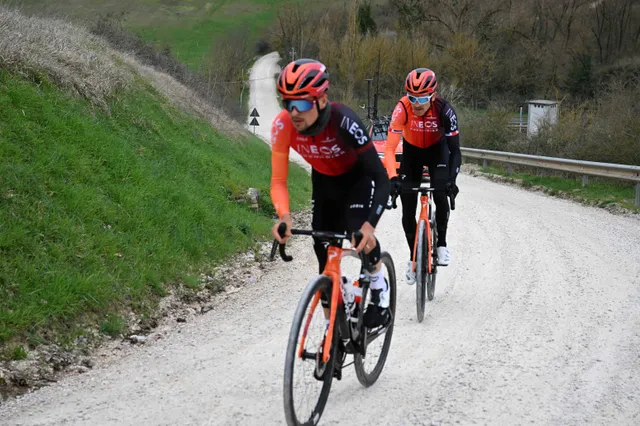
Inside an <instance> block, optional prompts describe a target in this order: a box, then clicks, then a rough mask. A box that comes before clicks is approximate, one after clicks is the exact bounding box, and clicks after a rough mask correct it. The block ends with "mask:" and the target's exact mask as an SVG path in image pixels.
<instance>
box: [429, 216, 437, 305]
mask: <svg viewBox="0 0 640 426" xmlns="http://www.w3.org/2000/svg"><path fill="white" fill-rule="evenodd" d="M437 242H438V230H437V229H436V224H435V223H432V224H431V253H432V254H431V273H430V274H429V277H428V278H427V298H428V299H429V301H431V300H433V295H434V293H435V291H436V275H437V274H438V247H437V246H436V244H437Z"/></svg>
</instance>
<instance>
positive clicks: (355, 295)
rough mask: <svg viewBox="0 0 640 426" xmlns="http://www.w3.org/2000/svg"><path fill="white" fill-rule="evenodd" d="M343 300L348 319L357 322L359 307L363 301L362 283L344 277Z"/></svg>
mask: <svg viewBox="0 0 640 426" xmlns="http://www.w3.org/2000/svg"><path fill="white" fill-rule="evenodd" d="M342 299H343V301H344V309H345V312H346V313H347V317H348V318H349V319H350V320H351V321H357V318H358V305H359V304H360V300H361V299H362V289H361V288H360V283H359V282H358V281H357V280H356V281H353V280H351V279H350V278H347V277H342Z"/></svg>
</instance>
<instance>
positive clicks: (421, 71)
mask: <svg viewBox="0 0 640 426" xmlns="http://www.w3.org/2000/svg"><path fill="white" fill-rule="evenodd" d="M436 87H438V80H436V73H434V72H433V71H431V70H430V69H429V68H416V69H415V70H413V71H411V72H410V73H409V74H408V75H407V79H406V80H405V82H404V88H405V90H406V91H407V93H411V94H412V95H417V96H420V95H431V94H433V93H434V92H435V91H436Z"/></svg>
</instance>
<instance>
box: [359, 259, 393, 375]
mask: <svg viewBox="0 0 640 426" xmlns="http://www.w3.org/2000/svg"><path fill="white" fill-rule="evenodd" d="M380 260H381V261H382V263H383V265H384V266H385V268H387V271H388V272H389V292H390V294H389V310H390V311H391V322H390V323H389V325H388V326H387V330H386V331H385V335H384V343H383V344H382V351H381V352H380V357H379V358H378V362H377V363H376V366H375V367H374V369H373V371H372V372H371V373H367V372H366V371H365V368H364V360H365V359H364V358H363V357H362V354H359V353H356V354H355V355H354V357H353V365H354V368H355V370H356V377H357V378H358V381H359V382H360V384H361V385H362V386H364V387H369V386H371V385H373V384H374V383H375V382H376V381H377V380H378V378H379V377H380V374H381V373H382V369H383V368H384V364H385V363H386V361H387V355H388V354H389V349H390V348H391V338H392V337H393V327H394V324H395V319H396V269H395V266H394V265H393V259H392V258H391V255H390V254H389V253H387V252H386V251H385V252H382V254H381V256H380ZM363 327H364V326H363ZM365 345H366V342H365Z"/></svg>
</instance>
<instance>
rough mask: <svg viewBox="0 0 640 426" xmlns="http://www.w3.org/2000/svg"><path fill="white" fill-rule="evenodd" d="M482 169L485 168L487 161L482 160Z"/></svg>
mask: <svg viewBox="0 0 640 426" xmlns="http://www.w3.org/2000/svg"><path fill="white" fill-rule="evenodd" d="M482 168H483V169H486V168H487V160H486V159H484V160H482Z"/></svg>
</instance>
